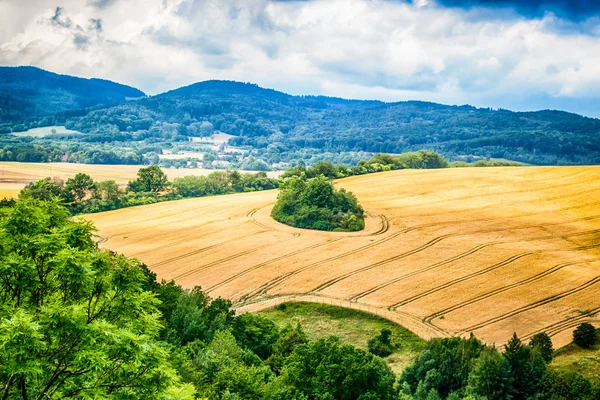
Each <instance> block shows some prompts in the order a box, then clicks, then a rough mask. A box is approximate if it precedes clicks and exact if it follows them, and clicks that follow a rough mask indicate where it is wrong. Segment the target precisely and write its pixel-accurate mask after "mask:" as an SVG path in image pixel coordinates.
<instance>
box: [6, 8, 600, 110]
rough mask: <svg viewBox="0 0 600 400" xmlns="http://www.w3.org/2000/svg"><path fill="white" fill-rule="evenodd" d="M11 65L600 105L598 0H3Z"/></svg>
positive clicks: (406, 96) (173, 79) (125, 77)
mask: <svg viewBox="0 0 600 400" xmlns="http://www.w3.org/2000/svg"><path fill="white" fill-rule="evenodd" d="M0 22H1V23H0V64H2V65H35V66H39V67H42V68H45V69H48V70H51V71H55V72H59V73H66V74H72V75H78V76H85V77H100V78H106V79H111V80H115V81H118V82H122V83H126V84H129V85H132V86H136V87H138V88H140V89H142V90H144V91H145V92H147V93H149V94H157V93H160V92H163V91H166V90H170V89H173V88H176V87H179V86H182V85H186V84H190V83H193V82H197V81H201V80H207V79H232V80H239V81H245V82H255V83H258V84H259V85H261V86H265V87H271V88H275V89H278V90H282V91H285V92H288V93H292V94H323V95H330V96H339V97H349V98H368V99H379V100H385V101H400V100H428V101H436V102H441V103H446V104H472V105H476V106H480V107H492V108H508V109H515V110H537V109H544V108H553V109H564V110H568V111H573V112H577V113H580V114H584V115H590V116H597V117H600V95H599V93H600V40H599V39H600V37H599V36H600V1H595V0H574V1H566V0H531V1H516V0H410V1H403V0H303V1H289V0H285V1H284V0H278V1H275V0H243V1H242V0H238V1H235V0H20V1H15V0H0Z"/></svg>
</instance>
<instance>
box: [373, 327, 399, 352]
mask: <svg viewBox="0 0 600 400" xmlns="http://www.w3.org/2000/svg"><path fill="white" fill-rule="evenodd" d="M367 347H368V349H369V352H370V353H371V354H375V355H376V356H379V357H387V356H389V355H390V354H392V353H393V352H394V351H395V350H396V349H397V346H395V345H394V344H393V343H392V331H391V330H389V329H382V330H381V332H380V334H379V335H377V336H375V337H374V338H372V339H369V341H368V343H367Z"/></svg>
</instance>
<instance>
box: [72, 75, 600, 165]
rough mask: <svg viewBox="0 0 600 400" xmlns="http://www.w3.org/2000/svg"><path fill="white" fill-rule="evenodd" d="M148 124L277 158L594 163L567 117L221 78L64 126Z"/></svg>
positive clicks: (597, 147) (598, 127) (585, 136)
mask: <svg viewBox="0 0 600 400" xmlns="http://www.w3.org/2000/svg"><path fill="white" fill-rule="evenodd" d="M158 122H168V123H175V124H181V134H182V135H186V134H191V135H196V134H198V132H197V131H198V126H199V125H200V124H202V123H203V122H204V125H207V122H208V123H210V124H212V127H211V128H214V129H215V130H220V131H222V132H225V133H229V134H232V135H235V136H237V138H235V139H233V142H232V143H233V144H236V145H249V146H252V147H254V148H265V149H267V148H268V151H274V152H280V153H282V152H290V151H293V150H297V149H300V148H304V149H306V148H309V149H314V150H315V151H316V152H327V151H331V152H339V151H369V152H389V153H401V152H404V151H409V150H416V149H422V148H425V149H432V150H436V151H439V152H441V153H443V154H445V155H446V156H449V157H457V156H469V155H474V156H481V157H493V158H506V159H512V160H516V161H522V162H529V163H533V164H587V163H600V140H599V139H600V120H598V119H593V118H586V117H582V116H579V115H576V114H571V113H566V112H561V111H539V112H526V113H518V112H511V111H507V110H491V109H480V108H475V107H471V106H446V105H440V104H435V103H426V102H418V101H410V102H399V103H384V102H379V101H360V100H344V99H338V98H330V97H323V96H291V95H288V94H285V93H281V92H277V91H275V90H270V89H263V88H260V87H258V86H256V85H253V84H245V83H239V82H229V81H206V82H201V83H196V84H194V85H190V86H187V87H183V88H180V89H177V90H174V91H171V92H167V93H164V94H162V95H158V96H155V97H152V98H148V99H144V100H140V101H137V102H130V103H127V104H121V105H118V106H115V107H111V108H106V109H101V110H94V111H92V112H91V113H90V114H88V115H86V116H85V117H82V118H74V119H71V120H70V121H69V123H70V125H71V126H70V127H72V128H74V129H78V130H82V131H84V132H92V131H94V130H98V129H99V128H98V124H105V125H106V124H112V125H114V126H116V127H118V129H119V130H121V131H127V130H130V131H131V130H133V131H137V130H152V127H156V126H157V123H158Z"/></svg>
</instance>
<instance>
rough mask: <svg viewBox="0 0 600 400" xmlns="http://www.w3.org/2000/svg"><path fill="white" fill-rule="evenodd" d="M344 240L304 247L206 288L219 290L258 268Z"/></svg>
mask: <svg viewBox="0 0 600 400" xmlns="http://www.w3.org/2000/svg"><path fill="white" fill-rule="evenodd" d="M342 239H343V238H337V239H333V240H328V241H326V242H322V243H316V244H313V245H311V246H307V247H304V248H302V249H299V250H296V251H293V252H291V253H287V254H284V255H282V256H279V257H276V258H273V259H270V260H268V261H265V262H262V263H259V264H255V265H253V266H252V267H250V268H248V269H245V270H243V271H241V272H239V273H237V274H235V275H233V276H231V277H229V278H227V279H225V280H223V281H221V282H219V283H217V284H215V285H213V286H211V287H208V288H206V291H207V292H210V291H211V290H214V289H218V288H220V287H221V286H223V285H226V284H228V283H230V282H232V281H234V280H236V279H237V278H239V277H242V276H244V275H246V274H248V273H250V272H252V271H254V270H256V269H258V268H261V267H264V266H265V265H269V264H271V263H274V262H277V261H281V260H285V259H286V258H289V257H292V256H295V255H298V254H302V253H304V252H306V251H307V250H312V249H315V248H318V247H321V246H326V245H328V244H331V243H335V242H337V241H340V240H342Z"/></svg>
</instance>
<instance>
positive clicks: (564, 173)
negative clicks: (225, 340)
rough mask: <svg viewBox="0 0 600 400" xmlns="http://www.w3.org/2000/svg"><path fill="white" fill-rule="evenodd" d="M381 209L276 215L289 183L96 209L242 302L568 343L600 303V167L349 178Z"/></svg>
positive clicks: (150, 254) (162, 266)
mask: <svg viewBox="0 0 600 400" xmlns="http://www.w3.org/2000/svg"><path fill="white" fill-rule="evenodd" d="M338 186H339V187H344V188H346V189H348V190H351V191H352V192H354V193H355V194H356V195H357V197H358V199H359V201H360V202H361V204H362V205H363V207H364V208H365V210H366V211H367V213H368V218H367V219H366V228H365V230H364V231H361V232H354V233H331V232H317V231H307V230H302V229H296V228H292V227H288V226H285V225H281V224H279V223H277V222H275V221H274V220H272V219H271V218H270V217H269V212H270V209H271V206H272V205H273V203H274V201H275V198H276V195H277V192H275V191H265V192H255V193H247V194H235V195H227V196H215V197H206V198H199V199H188V200H181V201H176V202H166V203H159V204H153V205H149V206H143V208H139V207H134V208H129V209H122V210H116V211H112V212H107V213H101V214H95V215H92V216H89V219H91V220H92V221H94V222H95V224H96V225H97V226H98V228H99V236H100V237H101V238H102V242H103V243H102V245H103V246H105V247H107V248H110V249H112V250H116V251H119V252H122V253H124V254H126V255H128V256H134V257H138V258H139V259H141V260H142V261H144V262H145V263H146V264H147V265H148V266H149V267H150V268H151V269H152V270H153V271H154V272H156V273H157V275H158V278H159V279H175V281H176V282H178V283H179V284H181V285H183V286H185V287H193V286H195V285H200V286H202V288H203V289H204V290H206V291H208V293H209V294H210V295H211V296H213V297H217V296H223V297H227V298H230V299H232V300H233V301H234V302H235V304H236V306H237V307H238V309H239V310H240V311H259V310H264V309H267V308H269V307H272V306H274V305H276V304H278V303H281V302H284V301H294V300H296V301H314V302H321V303H327V304H333V305H338V306H351V307H353V308H356V309H360V310H364V311H369V312H372V313H376V314H378V315H380V316H383V317H385V318H387V319H389V320H392V321H394V322H397V323H399V324H401V325H403V326H405V327H407V328H408V329H410V330H411V331H413V332H414V333H416V334H418V335H419V336H421V337H423V338H425V339H427V338H431V337H441V336H451V335H468V334H469V332H473V333H474V334H475V335H476V336H477V337H479V338H481V339H483V340H485V341H486V342H490V343H503V342H505V341H506V340H507V339H508V338H509V337H510V335H512V333H513V331H516V332H517V334H518V335H519V336H521V337H523V338H524V339H528V338H529V337H531V336H532V335H533V334H535V333H537V332H539V331H546V332H547V333H548V334H550V335H551V336H552V338H553V341H554V345H555V347H560V346H563V345H566V344H567V343H568V342H570V340H571V331H572V330H573V329H574V327H575V326H576V325H578V324H579V323H581V322H583V321H591V322H593V323H597V322H598V319H597V317H596V316H595V315H596V313H597V312H598V311H600V297H599V296H597V293H598V289H599V288H600V268H599V267H600V261H598V255H600V250H599V248H600V213H599V212H598V209H599V205H600V200H599V199H598V196H597V194H598V193H599V192H600V168H598V167H526V168H480V169H473V168H463V169H444V170H404V171H394V172H385V173H380V174H372V175H366V176H355V177H352V178H347V179H344V180H341V181H339V182H338Z"/></svg>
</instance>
